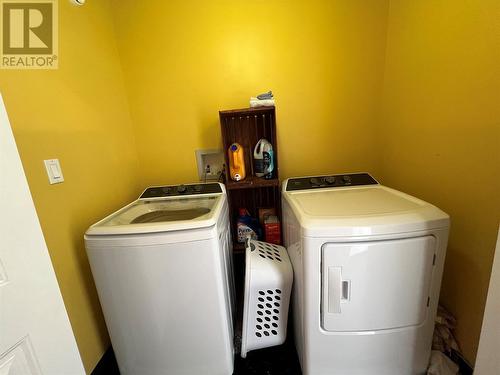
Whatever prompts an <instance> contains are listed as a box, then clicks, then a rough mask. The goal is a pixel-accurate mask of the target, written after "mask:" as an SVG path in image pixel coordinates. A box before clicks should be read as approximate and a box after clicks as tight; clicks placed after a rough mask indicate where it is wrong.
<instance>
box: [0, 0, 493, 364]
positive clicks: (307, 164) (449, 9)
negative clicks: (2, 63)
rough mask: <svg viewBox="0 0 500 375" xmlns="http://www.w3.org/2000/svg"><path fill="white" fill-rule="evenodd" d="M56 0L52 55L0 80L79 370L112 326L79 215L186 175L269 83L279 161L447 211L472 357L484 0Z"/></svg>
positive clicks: (483, 212)
mask: <svg viewBox="0 0 500 375" xmlns="http://www.w3.org/2000/svg"><path fill="white" fill-rule="evenodd" d="M59 6H60V17H59V18H60V32H59V35H60V68H59V70H56V71H0V89H1V90H2V93H3V95H4V100H5V102H6V105H7V109H8V112H9V115H10V118H11V122H12V125H13V129H14V134H15V136H16V140H17V143H18V147H19V150H20V153H21V157H22V160H23V164H24V167H25V170H26V174H27V176H28V181H29V183H30V188H31V191H32V194H33V197H34V200H35V205H36V207H37V211H38V214H39V216H40V220H41V224H42V228H43V230H44V234H45V237H46V240H47V244H48V247H49V251H50V254H51V257H52V260H53V263H54V267H55V270H56V274H57V277H58V280H59V283H60V286H61V290H62V293H63V297H64V301H65V303H66V307H67V309H68V313H69V316H70V320H71V322H72V325H73V328H74V331H75V335H76V338H77V342H78V345H79V348H80V351H81V354H82V357H83V360H84V363H85V366H86V369H87V371H88V372H90V371H91V370H92V369H93V367H94V365H95V363H96V362H97V361H98V360H99V358H100V356H101V355H102V353H103V351H104V349H105V347H106V346H107V345H108V343H109V341H108V340H109V339H108V337H107V334H106V330H105V326H104V323H103V319H102V315H101V312H100V308H99V304H98V301H97V298H96V293H95V288H94V286H93V283H92V279H91V275H90V272H89V267H88V262H87V259H86V255H85V252H84V248H83V241H82V235H83V232H84V231H85V229H86V228H87V226H88V225H89V224H91V223H92V222H94V221H96V220H97V219H99V218H101V217H102V216H104V214H106V213H108V212H110V211H113V210H114V209H116V208H117V207H119V206H120V205H121V204H122V203H125V202H126V201H129V200H130V199H132V198H133V197H134V196H135V195H136V194H137V191H138V190H139V189H140V188H142V187H144V186H145V185H148V184H161V183H177V182H186V181H189V180H196V179H197V177H196V176H197V175H196V166H195V164H196V163H195V157H194V150H195V149H199V148H214V147H220V132H219V122H218V113H217V112H218V110H220V109H229V108H238V107H246V106H247V103H248V98H249V96H250V95H254V94H256V93H259V92H263V91H266V90H268V89H272V90H273V91H274V92H275V94H276V101H277V116H278V129H279V134H278V135H279V147H280V150H279V151H280V167H281V175H282V176H283V177H285V176H290V175H301V174H315V173H329V172H343V171H356V170H368V171H372V172H374V173H375V175H376V176H377V177H382V181H383V182H385V183H386V184H388V185H391V186H394V187H396V188H400V189H402V190H405V191H407V192H409V193H412V194H414V195H417V196H419V197H421V198H423V199H426V200H429V201H431V202H433V203H435V204H437V205H438V206H440V207H442V208H443V209H444V210H445V211H447V212H448V213H450V214H451V216H452V221H453V229H452V233H451V239H450V248H449V253H448V258H447V264H446V273H445V278H444V285H443V293H442V297H443V302H444V303H445V304H446V306H447V307H448V308H450V309H451V310H452V312H453V313H455V314H456V315H457V316H458V318H459V321H460V326H459V329H458V336H459V339H460V341H461V343H462V345H463V348H464V350H465V353H466V354H467V357H468V358H469V359H473V358H474V355H475V349H476V346H477V336H478V333H479V328H480V323H481V317H482V309H483V306H484V299H485V293H486V287H487V282H488V278H489V271H490V267H491V259H492V251H493V245H494V236H495V230H496V225H497V222H498V211H499V201H498V199H499V198H498V194H497V193H498V191H499V190H500V189H499V188H500V186H499V177H498V166H499V153H498V147H499V146H500V142H499V129H500V124H499V123H498V119H499V118H500V113H499V111H500V106H499V105H498V103H500V98H499V93H500V72H499V69H500V64H499V61H500V45H499V41H500V37H499V31H500V27H499V24H500V23H499V15H500V9H499V5H498V2H497V1H496V0H495V1H493V0H484V1H481V2H473V1H466V2H454V1H451V0H436V1H434V0H433V1H431V0H421V1H417V2H415V1H408V0H393V1H391V2H390V9H389V1H388V0H376V1H368V2H367V1H363V0H345V1H335V2H333V1H326V0H324V1H319V0H318V1H308V2H305V1H299V0H290V1H279V0H275V1H269V0H267V1H261V0H255V1H251V2H249V1H243V0H233V1H229V0H217V1H202V0H192V1H180V0H175V1H174V0H172V1H170V0H169V1H165V0H148V1H137V0H112V8H111V6H110V3H109V2H108V1H89V2H87V4H85V6H84V7H73V6H71V5H70V4H69V2H67V1H60V2H59ZM388 16H389V18H387V17H388ZM113 22H114V24H113ZM387 26H388V29H387ZM113 27H114V28H115V30H116V33H114V30H113ZM115 37H116V42H117V46H116V45H115ZM386 42H387V51H386ZM117 47H118V48H117ZM121 67H123V75H124V84H123V81H122V75H121V74H122V73H121ZM384 67H385V68H384ZM384 69H385V70H384ZM125 93H126V94H127V95H125ZM127 102H128V103H129V104H130V106H129V105H128V104H127ZM129 108H130V113H131V117H130V116H129ZM377 116H379V117H377ZM377 119H378V120H377ZM495 121H496V122H495ZM54 157H57V158H59V159H60V160H61V163H62V167H63V172H64V174H65V178H66V181H65V182H64V183H63V184H61V185H55V186H50V185H48V182H47V177H46V175H45V171H44V167H43V164H42V160H43V159H47V158H54ZM464 173H466V174H467V176H466V177H463V176H464ZM479 188H481V193H480V194H475V193H476V192H477V191H478V189H479Z"/></svg>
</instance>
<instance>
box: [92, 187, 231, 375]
mask: <svg viewBox="0 0 500 375" xmlns="http://www.w3.org/2000/svg"><path fill="white" fill-rule="evenodd" d="M228 220H229V215H228V204H227V199H226V193H225V188H224V185H222V184H218V183H207V184H195V185H179V186H162V187H152V188H148V189H146V190H145V191H144V192H143V194H142V195H141V196H140V198H139V199H137V200H136V201H134V202H132V203H131V204H129V205H127V206H126V207H124V208H122V209H120V210H119V211H117V212H116V213H114V214H112V215H110V216H108V217H106V218H105V219H103V220H101V221H99V222H98V223H97V224H94V225H92V226H91V227H90V228H89V229H88V231H87V232H86V234H85V245H86V248H87V254H88V258H89V261H90V265H91V268H92V274H93V276H94V280H95V284H96V287H97V291H98V294H99V300H100V302H101V306H102V309H103V312H104V317H105V320H106V325H107V327H108V331H109V334H110V336H111V342H112V345H113V349H114V351H115V354H116V358H117V362H118V366H119V369H120V373H121V374H122V375H139V374H140V375H159V374H176V375H193V374H213V375H218V374H220V375H230V374H232V373H233V348H234V345H233V323H234V319H233V318H234V303H235V302H234V280H233V266H232V248H231V239H230V231H229V221H228Z"/></svg>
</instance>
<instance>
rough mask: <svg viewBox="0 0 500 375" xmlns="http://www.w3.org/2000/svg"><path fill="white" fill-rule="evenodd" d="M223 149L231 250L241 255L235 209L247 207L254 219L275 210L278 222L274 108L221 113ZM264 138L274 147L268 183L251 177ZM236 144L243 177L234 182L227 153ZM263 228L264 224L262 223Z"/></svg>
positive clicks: (278, 188) (279, 212)
mask: <svg viewBox="0 0 500 375" xmlns="http://www.w3.org/2000/svg"><path fill="white" fill-rule="evenodd" d="M219 117H220V124H221V135H222V147H223V150H224V158H225V162H226V176H225V177H226V188H227V194H228V200H229V212H230V218H231V234H232V237H233V250H234V251H235V252H242V251H243V250H244V247H243V245H242V244H238V243H237V242H236V234H237V233H236V220H237V218H238V210H239V209H240V208H246V209H247V210H248V211H249V212H250V214H251V215H252V216H254V217H258V209H259V208H264V207H274V208H276V214H277V215H278V218H279V219H280V222H281V194H280V183H279V168H278V167H279V163H278V142H277V133H276V112H275V107H259V108H244V109H235V110H228V111H220V112H219ZM261 138H265V139H267V140H268V141H269V142H271V144H272V145H273V156H274V163H275V166H274V168H275V169H274V175H273V178H272V179H270V180H266V179H264V178H260V177H256V176H255V175H254V164H253V150H254V148H255V145H256V144H257V142H258V141H259V140H260V139H261ZM234 142H237V143H239V144H240V145H241V146H242V147H243V149H244V155H245V171H246V178H245V179H244V180H242V181H233V180H231V177H230V176H229V157H228V153H227V150H228V149H229V146H231V144H232V143H234ZM261 225H262V226H263V223H261Z"/></svg>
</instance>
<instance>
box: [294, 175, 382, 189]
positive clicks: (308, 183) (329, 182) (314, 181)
mask: <svg viewBox="0 0 500 375" xmlns="http://www.w3.org/2000/svg"><path fill="white" fill-rule="evenodd" d="M377 184H378V182H377V181H376V180H375V179H374V178H373V177H372V176H370V175H369V174H368V173H349V174H335V175H330V176H314V177H301V178H291V179H290V180H288V183H287V185H286V191H294V190H308V189H320V188H338V187H347V186H360V185H377Z"/></svg>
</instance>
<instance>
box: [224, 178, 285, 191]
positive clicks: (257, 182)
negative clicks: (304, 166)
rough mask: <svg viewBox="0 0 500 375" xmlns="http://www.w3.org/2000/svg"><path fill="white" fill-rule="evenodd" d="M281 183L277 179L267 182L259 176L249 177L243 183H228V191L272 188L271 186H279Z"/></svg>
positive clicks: (231, 181)
mask: <svg viewBox="0 0 500 375" xmlns="http://www.w3.org/2000/svg"><path fill="white" fill-rule="evenodd" d="M279 185H280V181H279V180H278V179H277V178H273V179H270V180H266V179H265V178H262V177H257V176H247V177H246V178H245V179H244V180H242V181H233V180H230V181H227V182H226V187H227V189H228V190H234V189H255V188H259V187H270V186H279Z"/></svg>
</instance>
